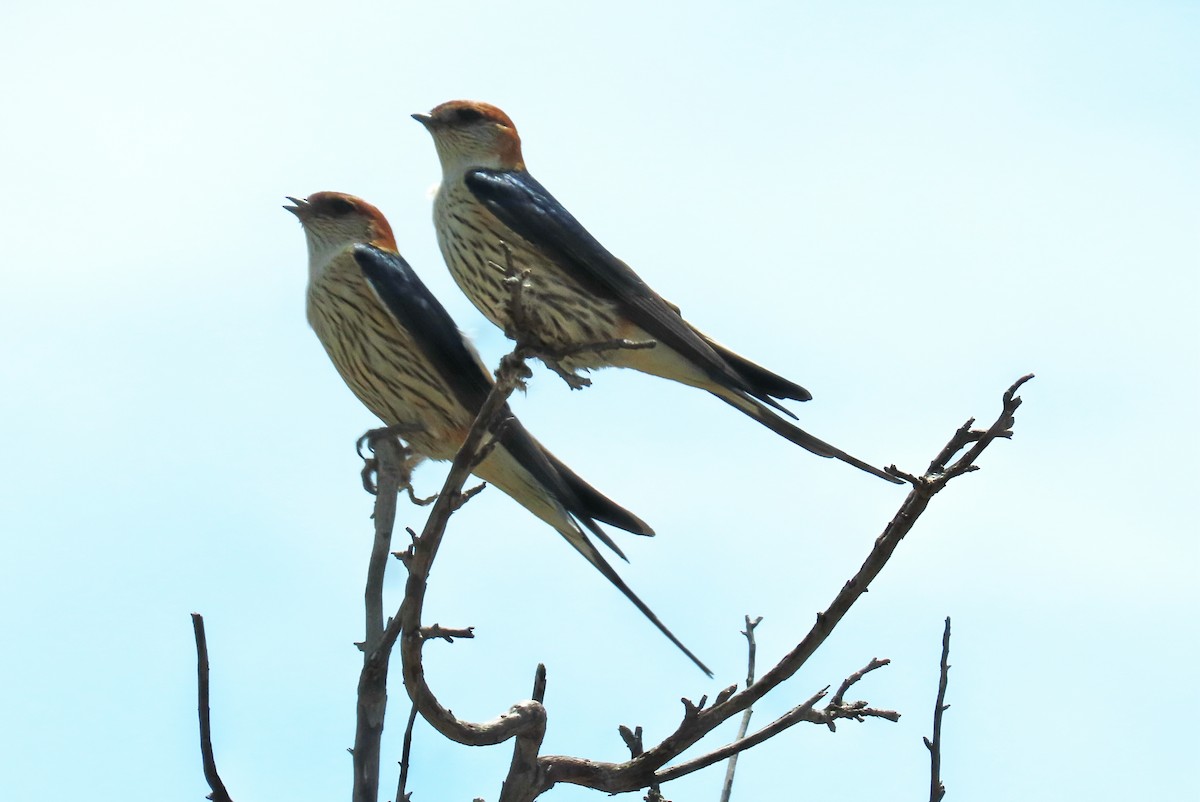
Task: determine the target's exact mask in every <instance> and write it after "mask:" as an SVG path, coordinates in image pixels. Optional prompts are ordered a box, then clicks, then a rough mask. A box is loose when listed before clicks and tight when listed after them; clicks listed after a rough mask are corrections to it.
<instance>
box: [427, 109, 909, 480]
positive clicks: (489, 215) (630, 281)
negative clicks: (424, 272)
mask: <svg viewBox="0 0 1200 802" xmlns="http://www.w3.org/2000/svg"><path fill="white" fill-rule="evenodd" d="M413 118H414V119H416V120H417V121H418V122H420V123H421V124H422V125H423V126H425V128H426V129H427V130H428V131H429V133H430V134H431V135H432V136H433V143H434V146H435V147H436V148H437V154H438V158H439V159H440V160H441V164H442V183H441V186H440V187H439V188H438V193H437V199H436V200H435V201H434V207H433V219H434V225H435V227H436V228H437V235H438V243H439V245H440V246H441V250H442V256H443V257H444V258H445V260H446V264H447V265H448V266H449V268H450V273H451V275H453V276H454V280H455V281H456V282H457V283H458V286H459V287H460V288H462V290H463V292H465V293H466V294H467V297H469V298H470V299H471V301H472V303H474V304H475V306H476V307H478V309H479V311H481V312H482V313H483V314H484V315H485V316H486V317H487V318H488V319H489V320H491V321H492V322H493V323H495V324H496V325H497V326H499V327H500V328H502V329H504V331H505V332H506V333H508V334H509V335H510V336H512V332H513V331H514V327H513V321H512V319H511V314H510V308H509V305H508V304H507V303H506V299H507V298H508V291H507V290H506V288H505V284H504V278H505V276H504V273H503V272H502V271H501V270H499V269H497V265H501V264H504V261H505V254H504V253H503V250H502V249H503V247H507V248H509V249H511V259H512V262H513V264H514V265H515V267H516V268H517V269H518V270H520V271H527V276H526V279H525V282H526V286H525V289H524V294H525V297H526V299H527V306H526V310H525V314H524V318H525V320H523V321H522V328H524V329H532V331H531V332H530V333H531V334H532V335H533V337H534V338H535V339H536V340H537V342H536V346H537V347H538V348H539V350H540V351H541V352H542V353H544V354H550V355H551V356H553V354H554V353H555V352H561V353H564V354H569V355H568V356H565V357H564V358H563V359H561V360H553V359H551V360H549V361H547V360H546V359H545V357H543V361H547V364H548V365H550V367H552V368H554V369H555V370H557V371H558V372H559V373H560V374H562V375H564V378H567V379H568V382H569V383H571V385H572V387H579V386H583V385H584V384H587V383H588V382H587V380H586V379H582V378H581V377H578V376H574V377H573V378H572V376H573V374H574V371H575V370H578V369H590V368H597V367H610V366H611V367H625V368H633V369H635V370H640V371H643V372H645V373H649V374H651V375H654V376H661V377H663V378H667V379H672V380H674V381H677V382H681V383H683V384H687V385H690V386H692V387H699V388H701V389H703V390H707V391H708V392H710V393H712V394H713V395H715V396H717V397H718V398H720V399H721V400H722V401H725V402H726V403H728V404H730V405H731V406H734V407H736V408H737V409H739V410H741V411H742V412H744V413H745V414H747V415H749V416H750V417H751V418H754V419H755V420H756V421H758V422H759V423H761V424H763V425H764V426H766V427H767V428H769V429H771V430H772V431H774V432H776V433H777V434H780V435H782V436H783V437H786V438H787V439H788V440H790V441H792V442H793V443H795V444H796V445H799V446H801V447H803V448H806V449H808V450H809V451H811V452H813V453H814V454H818V455H820V456H822V457H836V458H837V459H839V460H841V461H843V462H846V463H849V464H850V465H853V466H855V467H856V468H860V469H862V470H864V471H867V472H868V473H872V474H874V475H876V476H879V477H881V478H883V479H886V480H888V481H890V482H895V483H900V480H899V479H897V478H896V477H894V476H892V475H890V474H888V473H886V472H884V471H882V470H880V469H879V468H876V467H875V466H873V465H870V464H868V463H866V462H863V461H862V460H860V459H858V458H856V457H852V456H850V455H849V454H847V453H846V452H844V451H842V450H841V449H838V448H835V447H834V446H831V445H830V444H828V443H826V442H824V441H822V440H819V439H818V438H816V437H813V436H812V435H811V434H809V433H808V432H805V431H804V430H802V429H800V428H798V427H796V426H795V425H793V424H791V423H789V422H787V421H786V420H784V419H783V418H782V417H780V414H779V413H782V414H784V415H787V416H788V417H791V418H795V417H796V416H795V415H793V414H792V413H791V412H790V411H788V410H787V409H785V408H784V407H783V406H782V405H781V404H780V403H779V400H781V399H792V400H796V401H808V400H809V399H810V398H812V395H811V394H810V393H809V392H808V391H807V390H805V389H804V388H803V387H801V386H800V385H798V384H796V383H794V382H792V381H789V380H788V379H785V378H783V377H782V376H779V375H777V374H775V373H772V372H771V371H769V370H767V369H766V368H764V367H762V366H761V365H758V364H756V363H754V362H751V361H750V360H749V359H746V358H745V357H743V356H741V355H739V354H736V353H734V352H733V351H731V350H730V349H728V348H726V347H725V346H723V345H721V344H720V343H717V342H716V341H714V340H713V339H712V338H711V337H709V336H708V335H706V334H704V333H703V332H701V331H699V330H698V329H696V328H695V327H694V326H692V325H691V324H690V323H688V322H687V321H686V320H684V319H683V316H682V315H681V314H680V312H679V308H678V307H677V306H675V305H674V304H671V303H669V302H667V301H666V300H664V299H663V298H662V296H660V295H659V294H658V293H656V292H655V291H654V290H652V289H651V288H650V287H649V286H648V285H647V284H646V283H645V282H644V281H643V280H642V279H641V278H640V277H639V276H638V275H637V274H636V273H634V272H633V270H632V269H631V268H630V267H629V266H628V265H626V264H625V263H624V262H622V261H621V260H620V259H618V258H616V257H615V256H613V255H612V254H611V253H609V252H608V251H607V250H605V248H604V246H603V245H601V244H600V243H599V242H598V241H597V240H596V238H595V237H593V236H592V235H591V234H589V233H588V231H587V230H586V229H585V228H584V227H583V226H582V225H580V223H579V222H578V221H577V220H576V219H575V218H574V217H572V216H571V213H570V212H568V211H567V210H566V209H565V208H564V207H563V206H562V204H560V203H559V202H558V201H557V200H555V199H554V196H553V195H551V194H550V193H549V192H548V191H547V190H546V188H545V187H543V186H542V185H541V184H540V183H538V181H537V180H536V179H535V178H534V177H533V176H532V175H530V174H529V172H528V171H527V170H526V169H525V161H524V158H523V157H522V155H521V139H520V137H519V136H518V135H517V129H516V126H514V125H513V121H512V120H511V119H510V118H509V116H508V115H507V114H505V113H504V112H503V111H501V110H500V109H498V108H496V107H495V106H492V105H489V104H487V103H479V102H475V101H467V100H453V101H450V102H448V103H443V104H442V105H440V106H438V107H436V108H434V109H433V111H431V112H430V113H428V114H414V115H413ZM501 243H503V244H504V245H503V246H502V245H501ZM617 341H627V342H645V341H653V342H654V343H655V346H654V347H653V348H645V349H629V348H623V349H622V348H618V349H612V350H604V349H600V350H595V349H593V350H589V351H586V352H583V353H580V352H578V349H579V347H580V346H586V345H590V344H595V343H602V342H617ZM556 361H557V362H559V364H554V362H556Z"/></svg>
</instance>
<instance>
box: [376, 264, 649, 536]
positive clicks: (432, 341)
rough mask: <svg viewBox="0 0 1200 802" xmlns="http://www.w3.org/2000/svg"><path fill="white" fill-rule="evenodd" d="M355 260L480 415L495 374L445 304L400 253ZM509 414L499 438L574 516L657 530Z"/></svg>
mask: <svg viewBox="0 0 1200 802" xmlns="http://www.w3.org/2000/svg"><path fill="white" fill-rule="evenodd" d="M354 260H355V261H356V262H357V263H358V266H359V269H361V270H362V272H363V275H364V276H366V279H367V282H368V283H369V284H370V285H371V288H372V289H373V290H374V291H375V294H376V295H377V296H379V299H380V300H381V301H382V302H383V304H384V306H386V307H387V309H388V312H390V313H391V315H392V317H394V318H395V319H396V322H397V323H399V324H400V325H401V326H403V327H404V328H405V329H406V330H407V331H408V333H409V335H410V336H411V337H412V338H413V340H414V341H415V342H416V343H417V346H418V347H419V348H420V349H421V351H422V352H423V353H424V354H425V356H426V357H427V358H428V361H429V363H430V364H431V365H432V366H433V368H434V369H435V370H437V371H438V373H439V374H440V375H441V377H442V379H443V380H444V381H445V382H446V384H447V385H448V386H449V387H450V389H451V391H452V392H454V393H455V395H456V397H457V399H458V402H459V404H461V405H462V406H463V407H464V408H465V409H466V410H468V411H469V412H470V413H471V414H476V413H478V412H479V410H480V409H481V408H482V407H483V402H484V401H486V400H487V396H488V393H490V392H491V390H492V384H493V382H492V377H491V376H489V375H488V373H487V370H486V369H485V368H484V367H483V365H482V364H480V362H479V359H478V358H477V357H476V355H475V352H474V351H473V350H472V348H471V346H470V345H469V344H468V343H467V340H466V338H465V337H463V335H462V332H460V331H459V330H458V326H456V325H455V324H454V319H453V318H451V317H450V313H449V312H447V311H446V308H445V307H444V306H442V304H441V303H440V302H439V301H438V299H437V298H435V297H434V296H433V293H431V292H430V291H429V288H428V287H426V286H425V284H424V283H423V282H422V281H421V279H420V278H418V277H417V274H416V273H415V272H414V271H413V269H412V267H410V266H409V264H408V262H406V261H404V258H403V257H402V256H400V254H398V253H395V252H393V251H385V250H382V249H380V248H376V247H374V246H372V245H355V246H354ZM504 414H505V415H506V416H507V417H509V418H512V420H511V421H510V422H509V424H508V426H506V427H505V429H504V431H503V433H502V434H501V436H500V442H501V443H502V444H503V445H504V447H505V449H507V450H508V452H509V453H511V454H512V455H513V457H515V458H516V459H517V461H518V462H520V463H521V465H523V466H524V467H525V470H527V471H529V472H530V473H531V474H532V475H533V476H534V477H535V478H536V479H537V480H538V481H539V482H541V483H542V484H543V485H544V486H545V487H546V488H547V489H548V490H550V491H551V492H552V493H553V494H554V495H555V497H556V498H558V500H559V502H560V503H561V504H562V505H563V506H564V507H565V508H566V509H567V510H568V511H570V512H571V514H573V515H575V516H576V517H578V518H580V519H581V520H583V521H585V523H588V522H590V519H593V518H594V519H596V520H598V521H603V522H605V523H608V524H612V525H613V526H618V527H620V528H622V529H625V530H627V531H630V532H633V533H635V534H653V530H652V529H650V527H649V526H647V525H646V524H645V523H644V522H643V521H642V520H641V519H640V518H638V517H637V516H636V515H634V514H633V513H631V512H629V511H628V510H626V509H624V508H623V507H621V506H619V505H617V504H616V503H615V502H614V501H612V500H610V499H609V498H607V497H606V496H604V495H603V494H602V493H600V492H599V491H598V490H596V489H595V488H594V487H592V486H591V485H589V484H588V483H587V482H585V481H583V479H581V478H580V477H579V476H578V475H576V474H575V473H574V472H573V471H571V470H570V469H569V468H568V467H567V466H566V465H564V464H563V463H562V462H560V461H559V460H558V459H557V458H556V457H555V456H554V455H553V454H550V453H549V452H547V451H546V450H545V449H544V448H542V446H541V444H539V443H538V442H537V441H536V440H534V438H533V435H531V434H530V433H529V431H528V430H527V429H526V428H525V427H524V426H522V425H521V422H520V421H518V420H516V418H515V417H514V416H513V414H512V410H510V409H509V408H508V407H507V406H505V410H504ZM589 528H591V529H592V531H593V532H596V533H597V534H598V536H599V537H600V538H601V539H602V540H604V542H605V543H606V544H607V545H609V546H610V547H611V548H612V549H613V550H614V551H616V552H617V553H618V554H621V550H620V549H618V548H617V547H616V545H615V544H614V543H613V542H612V541H611V540H610V539H609V538H608V537H607V536H606V535H605V534H604V533H603V532H600V531H598V528H595V525H594V524H590V523H589ZM622 556H624V555H622Z"/></svg>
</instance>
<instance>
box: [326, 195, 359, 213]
mask: <svg viewBox="0 0 1200 802" xmlns="http://www.w3.org/2000/svg"><path fill="white" fill-rule="evenodd" d="M326 208H328V209H329V213H330V214H331V215H333V216H334V217H345V216H346V215H348V214H350V213H351V212H352V211H354V204H353V203H351V202H350V201H348V200H346V199H345V198H332V199H330V201H329V203H328V205H327V207H326Z"/></svg>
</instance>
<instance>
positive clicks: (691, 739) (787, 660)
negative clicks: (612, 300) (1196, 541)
mask: <svg viewBox="0 0 1200 802" xmlns="http://www.w3.org/2000/svg"><path fill="white" fill-rule="evenodd" d="M1030 378H1032V375H1030V376H1025V377H1022V378H1021V379H1019V380H1018V381H1017V382H1015V383H1014V384H1013V385H1012V386H1011V387H1010V388H1009V389H1008V390H1007V391H1006V392H1005V393H1004V397H1003V409H1002V410H1001V413H1000V416H999V417H998V418H997V420H996V422H995V423H993V424H992V426H991V427H989V428H988V429H987V430H986V431H982V432H977V431H974V430H972V429H971V428H970V424H968V425H967V426H965V427H963V428H961V429H959V431H958V432H956V433H955V435H954V437H953V438H952V439H951V441H950V443H949V444H948V445H947V446H946V447H945V448H944V449H942V451H941V453H940V454H939V455H938V457H937V459H936V460H935V463H938V465H935V467H939V466H940V465H944V464H945V463H946V462H948V461H949V460H950V459H951V458H953V456H954V455H955V454H957V453H958V452H959V451H961V450H962V449H963V448H964V447H965V446H967V445H968V444H969V443H974V445H973V446H972V447H971V448H970V449H969V450H968V451H967V452H966V453H965V454H964V455H963V456H962V457H960V458H959V459H958V461H957V462H955V463H953V464H952V465H950V466H949V467H947V468H946V469H945V470H944V471H939V472H937V473H928V474H926V475H925V476H921V477H912V478H913V480H914V481H913V482H912V485H913V487H912V490H911V491H910V492H909V494H908V496H907V498H905V500H904V502H903V503H902V504H901V506H900V509H899V510H898V511H897V513H896V515H895V516H894V517H893V518H892V520H891V521H890V522H889V523H888V525H887V526H886V527H885V528H884V530H883V533H882V534H881V535H880V536H879V537H878V538H877V539H876V541H875V544H874V546H873V548H872V549H871V552H870V553H869V554H868V555H867V558H866V560H865V561H864V562H863V564H862V566H861V567H860V568H859V570H858V572H857V573H855V575H854V576H853V577H851V578H850V580H849V581H847V582H846V583H845V585H843V586H842V588H841V590H840V591H839V592H838V594H837V595H836V596H835V597H834V599H833V601H832V603H831V604H830V605H829V606H828V607H827V608H826V609H825V610H824V611H823V612H821V613H818V614H817V620H816V622H815V623H814V624H813V627H812V628H811V629H810V630H809V632H808V634H807V635H805V636H804V638H803V639H802V640H801V641H800V643H799V644H798V645H797V646H796V647H795V648H794V649H792V651H791V652H789V653H788V654H787V655H785V656H784V657H783V659H782V660H780V661H779V663H778V664H776V665H775V667H774V668H772V669H771V670H770V671H768V672H767V673H766V674H764V675H763V677H762V678H761V679H760V680H758V681H757V682H755V683H754V684H753V685H751V686H750V687H748V688H746V689H745V690H743V691H742V692H741V693H737V694H734V695H732V696H729V697H728V698H723V699H722V700H721V702H720V703H719V704H714V705H713V706H712V707H711V708H708V709H707V710H704V709H702V708H703V704H701V705H699V706H693V705H691V704H690V703H688V702H686V700H685V708H686V710H685V714H684V718H683V721H682V723H681V724H680V725H679V727H678V728H676V730H675V732H673V733H671V734H670V735H668V736H667V737H666V738H664V739H663V740H662V741H661V742H660V743H659V744H658V745H656V746H654V747H651V748H650V749H647V750H646V751H645V752H643V753H642V754H641V755H639V756H638V757H636V758H632V759H631V760H629V761H626V762H624V763H605V762H600V761H590V760H585V759H581V758H573V757H566V756H559V755H547V756H544V757H542V758H541V761H540V762H541V763H542V764H543V766H544V767H545V770H546V773H547V774H548V775H549V776H551V777H553V778H554V782H567V783H573V784H576V785H583V786H587V787H589V788H595V789H597V790H601V791H606V792H608V793H621V792H624V791H632V790H636V789H638V788H645V787H646V786H647V785H649V784H650V783H651V782H653V781H655V780H657V781H660V782H662V781H665V780H666V779H674V778H676V777H681V776H683V775H684V774H687V773H689V772H691V771H695V770H697V769H698V768H702V766H701V765H700V763H699V762H698V761H701V760H709V762H712V761H715V760H720V759H724V758H725V757H728V756H730V755H732V754H734V753H736V752H738V751H742V750H743V749H746V748H749V747H750V746H753V745H754V743H759V742H761V741H762V740H765V739H766V738H768V737H771V736H772V735H774V734H776V733H777V732H779V731H782V730H783V729H786V728H787V727H789V726H791V725H792V724H794V723H795V722H796V721H800V720H815V721H819V723H824V724H828V723H830V722H832V721H836V719H838V718H855V719H856V720H862V719H864V718H867V717H879V718H886V719H890V720H894V719H896V718H898V717H899V714H897V713H895V712H894V711H889V710H876V709H874V708H869V707H867V706H866V705H865V703H855V704H853V705H845V704H843V705H841V706H833V705H832V704H831V705H830V706H829V707H827V708H826V709H825V710H824V711H813V712H812V713H809V712H806V711H805V707H804V705H801V706H800V707H798V708H796V709H794V710H793V711H791V712H789V713H788V714H787V715H785V716H784V717H783V718H781V719H779V720H777V721H776V722H773V723H772V724H771V725H768V727H767V728H764V730H760V731H759V732H758V733H755V734H754V735H751V736H749V737H748V738H745V739H743V740H742V741H738V742H735V743H733V744H729V745H728V746H727V747H724V748H723V749H722V750H717V752H714V753H709V754H708V755H706V756H704V757H703V758H700V759H697V760H696V761H691V762H689V763H684V764H680V765H678V766H675V767H673V768H671V769H668V770H662V771H660V769H661V768H662V766H664V765H666V763H667V762H669V761H670V760H672V759H674V758H676V757H678V756H679V755H680V754H682V753H683V751H684V750H685V749H687V748H689V747H690V746H692V745H693V744H695V743H696V742H697V741H699V740H700V739H701V738H703V737H704V736H705V735H707V734H708V733H709V732H712V731H713V730H714V729H715V728H716V727H717V726H718V725H720V724H722V723H723V722H725V721H726V720H728V719H729V718H731V717H732V716H734V715H736V714H737V713H740V712H742V711H744V710H746V709H747V708H749V707H750V706H751V705H752V704H754V703H755V702H757V701H758V700H759V699H761V698H762V697H763V696H765V695H766V694H767V693H768V692H770V691H771V690H772V689H774V688H775V687H777V686H778V685H779V684H780V683H782V682H783V681H784V680H786V679H788V678H789V677H791V676H792V675H794V674H795V673H796V672H797V671H798V670H799V669H800V667H801V666H803V665H804V664H805V663H806V662H807V661H808V659H809V657H811V656H812V654H813V653H814V652H816V650H817V649H818V648H819V647H820V646H821V644H822V643H824V642H825V640H826V639H827V638H828V637H829V635H830V633H831V632H832V631H833V629H834V627H836V626H837V624H838V623H839V622H840V621H841V620H842V618H843V617H845V615H846V613H847V612H848V611H849V610H850V608H851V607H852V606H853V604H854V603H855V602H856V601H857V600H858V599H859V598H860V597H861V596H862V595H863V594H864V593H866V591H867V588H868V586H869V585H870V583H871V582H872V581H874V579H875V577H877V576H878V575H879V573H880V571H882V570H883V567H884V566H885V565H886V564H887V562H888V560H889V559H890V558H891V556H892V554H893V553H894V552H895V550H896V548H897V547H898V546H899V545H900V541H901V540H903V539H904V537H905V536H906V535H907V534H908V532H909V531H911V530H912V527H913V526H914V525H915V524H916V521H917V519H918V518H919V517H920V516H921V514H922V513H923V512H924V511H925V509H926V507H927V506H928V505H929V501H930V499H932V498H933V496H934V495H935V494H937V493H938V492H939V491H941V490H942V488H944V487H945V486H946V484H947V483H948V482H949V481H950V479H952V478H954V477H956V476H960V475H962V474H963V473H966V472H967V471H969V470H972V469H973V463H974V460H975V459H976V458H977V457H978V456H979V454H980V453H982V451H983V449H984V448H986V447H987V446H988V445H989V444H991V443H992V442H993V441H994V440H995V439H996V438H997V437H1011V435H1012V431H1011V428H1012V426H1013V422H1014V414H1015V412H1016V409H1017V407H1019V406H1020V404H1021V399H1020V398H1019V397H1018V396H1017V395H1016V391H1017V389H1019V388H1020V387H1021V385H1022V384H1024V383H1025V382H1026V381H1028V380H1029V379H1030ZM893 467H894V466H893ZM895 473H896V475H904V474H903V473H902V472H900V471H899V470H896V471H895ZM864 673H865V670H864ZM850 684H853V682H851V683H850ZM847 687H849V686H847ZM818 698H819V697H818ZM812 701H813V703H815V699H814V700H812ZM814 716H817V717H819V718H814ZM793 719H794V720H793ZM714 755H719V756H718V757H713V756H714ZM703 765H709V763H704V764H703Z"/></svg>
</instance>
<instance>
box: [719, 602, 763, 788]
mask: <svg viewBox="0 0 1200 802" xmlns="http://www.w3.org/2000/svg"><path fill="white" fill-rule="evenodd" d="M761 623H762V616H761V615H760V616H759V617H758V618H756V619H754V620H753V621H751V620H750V616H746V628H745V629H744V630H743V631H742V634H743V635H745V636H746V649H747V651H748V653H749V654H748V656H747V659H746V687H747V688H749V687H750V686H751V685H753V684H754V656H755V653H756V652H757V650H758V645H757V644H756V643H755V642H754V628H755V627H757V626H758V625H759V624H761ZM723 701H725V700H724V699H720V698H719V697H718V701H717V704H721V702H723ZM752 715H754V708H752V707H747V708H746V709H745V710H744V711H743V712H742V722H741V724H739V725H738V733H737V740H739V741H740V740H742V739H743V738H745V737H746V733H747V732H748V731H749V730H750V717H751V716H752ZM740 754H741V752H735V753H734V754H732V755H731V756H730V757H729V766H728V767H727V768H726V769H725V782H724V783H723V784H722V786H721V800H720V802H729V797H730V795H731V794H732V793H733V774H734V772H735V771H737V761H738V755H740Z"/></svg>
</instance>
